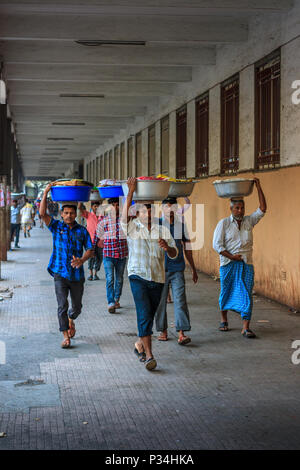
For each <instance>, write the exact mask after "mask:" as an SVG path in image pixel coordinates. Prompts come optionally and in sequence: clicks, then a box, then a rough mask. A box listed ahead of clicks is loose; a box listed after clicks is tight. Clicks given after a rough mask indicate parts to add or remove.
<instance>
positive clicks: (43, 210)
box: [40, 183, 53, 225]
mask: <svg viewBox="0 0 300 470" xmlns="http://www.w3.org/2000/svg"><path fill="white" fill-rule="evenodd" d="M52 186H53V184H52V183H49V184H48V186H47V187H46V189H45V191H44V194H43V197H42V200H41V204H40V216H41V218H42V219H43V221H44V222H45V224H46V225H49V224H50V222H51V217H50V215H48V214H47V196H48V193H49V191H50V189H51V188H52Z"/></svg>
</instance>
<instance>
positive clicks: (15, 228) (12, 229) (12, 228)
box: [10, 224, 21, 247]
mask: <svg viewBox="0 0 300 470" xmlns="http://www.w3.org/2000/svg"><path fill="white" fill-rule="evenodd" d="M20 227H21V224H11V225H10V240H11V241H13V236H14V234H15V236H16V238H15V247H17V246H18V244H19V237H20Z"/></svg>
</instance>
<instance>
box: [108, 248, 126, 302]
mask: <svg viewBox="0 0 300 470" xmlns="http://www.w3.org/2000/svg"><path fill="white" fill-rule="evenodd" d="M103 266H104V270H105V277H106V296H107V302H108V304H114V303H115V302H117V301H119V300H120V297H121V294H122V288H123V278H124V269H125V266H126V258H121V259H120V258H110V257H108V256H104V257H103Z"/></svg>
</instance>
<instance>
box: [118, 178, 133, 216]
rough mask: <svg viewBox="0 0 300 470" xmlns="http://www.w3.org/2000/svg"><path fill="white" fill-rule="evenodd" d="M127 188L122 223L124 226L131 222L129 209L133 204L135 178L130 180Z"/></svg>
mask: <svg viewBox="0 0 300 470" xmlns="http://www.w3.org/2000/svg"><path fill="white" fill-rule="evenodd" d="M127 186H128V194H127V197H126V200H125V204H124V206H123V210H122V216H121V222H123V224H128V221H129V217H128V214H129V209H130V206H131V203H132V198H133V193H134V191H135V188H136V178H135V177H133V176H131V177H130V178H128V180H127Z"/></svg>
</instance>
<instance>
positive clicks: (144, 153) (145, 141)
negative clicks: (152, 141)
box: [142, 128, 149, 176]
mask: <svg viewBox="0 0 300 470" xmlns="http://www.w3.org/2000/svg"><path fill="white" fill-rule="evenodd" d="M148 159H149V155H148V128H147V129H144V130H143V131H142V175H143V176H148V173H149V164H148Z"/></svg>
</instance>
